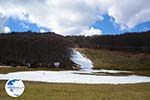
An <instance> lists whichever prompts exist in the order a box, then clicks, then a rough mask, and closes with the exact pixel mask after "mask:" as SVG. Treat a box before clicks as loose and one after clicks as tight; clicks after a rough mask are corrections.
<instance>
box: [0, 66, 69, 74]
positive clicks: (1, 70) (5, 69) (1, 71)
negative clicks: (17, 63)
mask: <svg viewBox="0 0 150 100" xmlns="http://www.w3.org/2000/svg"><path fill="white" fill-rule="evenodd" d="M37 70H45V71H62V70H69V69H65V68H44V67H43V68H28V67H0V74H7V73H10V72H18V71H37Z"/></svg>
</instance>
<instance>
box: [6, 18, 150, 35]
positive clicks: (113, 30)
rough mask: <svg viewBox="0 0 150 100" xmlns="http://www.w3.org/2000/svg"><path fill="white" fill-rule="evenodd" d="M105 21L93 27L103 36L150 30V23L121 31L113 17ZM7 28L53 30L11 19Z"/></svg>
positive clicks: (18, 30)
mask: <svg viewBox="0 0 150 100" xmlns="http://www.w3.org/2000/svg"><path fill="white" fill-rule="evenodd" d="M103 17H104V19H103V20H102V21H97V22H96V23H94V24H93V25H91V27H94V28H95V29H100V30H101V31H102V32H103V34H104V35H105V34H122V33H125V32H141V31H147V30H150V22H145V23H142V24H139V25H137V26H135V27H134V28H132V29H129V30H121V29H120V27H119V25H114V23H113V22H112V21H111V19H113V18H112V17H110V16H108V15H104V16H103ZM7 26H8V27H9V28H10V29H11V31H12V32H13V31H14V32H25V31H28V30H31V31H33V32H40V30H45V31H46V32H50V31H51V29H49V28H46V27H39V26H38V25H37V24H33V23H30V22H27V21H21V20H19V19H14V18H9V20H8V22H7Z"/></svg>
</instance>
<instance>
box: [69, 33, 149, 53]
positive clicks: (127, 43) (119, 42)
mask: <svg viewBox="0 0 150 100" xmlns="http://www.w3.org/2000/svg"><path fill="white" fill-rule="evenodd" d="M67 38H68V39H70V40H71V41H73V42H74V43H75V44H76V46H77V47H80V48H95V49H109V50H118V51H127V52H134V53H150V31H147V32H138V33H135V32H133V33H124V34H120V35H101V36H87V37H86V36H67Z"/></svg>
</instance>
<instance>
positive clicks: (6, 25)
mask: <svg viewBox="0 0 150 100" xmlns="http://www.w3.org/2000/svg"><path fill="white" fill-rule="evenodd" d="M28 30H31V31H36V32H47V31H53V32H56V33H58V34H61V35H86V36H87V35H95V34H97V35H101V34H120V33H124V32H133V31H136V32H137V31H146V30H150V3H149V0H0V32H5V33H7V32H11V31H18V32H19V31H28Z"/></svg>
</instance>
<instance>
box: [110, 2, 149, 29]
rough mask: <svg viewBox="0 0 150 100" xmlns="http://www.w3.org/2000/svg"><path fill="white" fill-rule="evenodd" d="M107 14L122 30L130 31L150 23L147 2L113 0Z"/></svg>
mask: <svg viewBox="0 0 150 100" xmlns="http://www.w3.org/2000/svg"><path fill="white" fill-rule="evenodd" d="M108 14H109V15H110V16H112V17H113V18H114V19H115V23H117V24H119V25H120V26H121V29H122V30H124V29H131V28H134V27H135V26H136V25H138V24H140V23H144V22H147V21H150V3H149V0H115V2H112V5H111V6H110V7H109V8H108Z"/></svg>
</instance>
